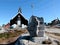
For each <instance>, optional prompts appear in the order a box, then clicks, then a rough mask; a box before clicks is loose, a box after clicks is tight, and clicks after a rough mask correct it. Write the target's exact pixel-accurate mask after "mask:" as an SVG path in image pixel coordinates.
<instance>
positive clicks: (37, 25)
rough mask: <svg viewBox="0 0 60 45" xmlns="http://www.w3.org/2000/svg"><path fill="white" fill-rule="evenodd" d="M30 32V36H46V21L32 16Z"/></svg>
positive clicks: (29, 25)
mask: <svg viewBox="0 0 60 45" xmlns="http://www.w3.org/2000/svg"><path fill="white" fill-rule="evenodd" d="M28 31H29V33H30V36H33V37H36V36H37V37H43V36H44V20H43V18H42V17H41V18H40V17H36V16H32V17H31V18H30V20H29V24H28Z"/></svg>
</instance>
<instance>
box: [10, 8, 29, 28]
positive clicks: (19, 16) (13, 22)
mask: <svg viewBox="0 0 60 45" xmlns="http://www.w3.org/2000/svg"><path fill="white" fill-rule="evenodd" d="M12 25H18V26H19V27H24V26H27V25H28V21H27V20H26V19H25V18H24V17H23V16H22V12H21V9H20V8H19V10H18V13H17V15H16V16H15V17H14V18H13V19H11V20H10V26H12Z"/></svg>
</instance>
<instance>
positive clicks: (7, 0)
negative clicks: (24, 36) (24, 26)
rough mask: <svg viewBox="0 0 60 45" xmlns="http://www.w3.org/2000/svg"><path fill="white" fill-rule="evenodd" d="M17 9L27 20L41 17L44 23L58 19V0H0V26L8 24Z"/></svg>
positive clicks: (59, 2) (59, 14) (59, 10)
mask: <svg viewBox="0 0 60 45" xmlns="http://www.w3.org/2000/svg"><path fill="white" fill-rule="evenodd" d="M31 5H33V8H31ZM19 7H21V9H22V14H23V16H24V17H25V18H26V19H28V20H29V18H30V17H31V16H32V15H35V16H38V17H43V18H44V21H45V22H51V21H52V20H54V19H56V18H57V17H58V18H59V19H60V0H0V25H2V24H6V23H8V22H9V21H10V19H11V18H12V17H14V16H15V15H16V14H17V12H18V8H19Z"/></svg>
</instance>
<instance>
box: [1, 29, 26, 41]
mask: <svg viewBox="0 0 60 45" xmlns="http://www.w3.org/2000/svg"><path fill="white" fill-rule="evenodd" d="M25 32H26V30H25V31H24V30H15V31H9V32H7V33H1V34H0V40H2V39H4V40H5V39H9V38H12V37H17V36H20V35H21V34H23V33H25Z"/></svg>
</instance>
